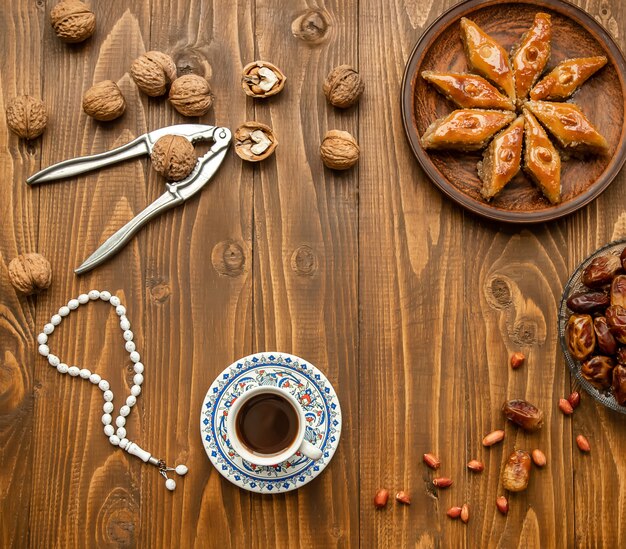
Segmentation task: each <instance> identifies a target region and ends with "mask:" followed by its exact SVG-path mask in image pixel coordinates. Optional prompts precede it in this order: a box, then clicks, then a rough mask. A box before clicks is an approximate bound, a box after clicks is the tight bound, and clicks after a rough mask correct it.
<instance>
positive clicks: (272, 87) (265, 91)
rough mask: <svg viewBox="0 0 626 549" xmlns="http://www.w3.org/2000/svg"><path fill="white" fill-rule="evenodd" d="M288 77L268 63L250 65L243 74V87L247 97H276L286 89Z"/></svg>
mask: <svg viewBox="0 0 626 549" xmlns="http://www.w3.org/2000/svg"><path fill="white" fill-rule="evenodd" d="M286 80H287V77H286V76H285V75H284V74H283V73H282V72H281V70H280V69H279V68H278V67H277V66H276V65H273V64H272V63H269V62H268V61H253V62H252V63H248V64H247V65H246V66H245V67H244V68H243V71H242V74H241V87H242V88H243V91H244V92H245V94H246V95H249V96H250V97H256V98H258V99H265V98H266V97H271V96H272V95H276V94H277V93H279V92H280V91H281V90H282V89H283V88H284V87H285V81H286Z"/></svg>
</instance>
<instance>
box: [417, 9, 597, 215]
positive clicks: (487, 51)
mask: <svg viewBox="0 0 626 549" xmlns="http://www.w3.org/2000/svg"><path fill="white" fill-rule="evenodd" d="M551 39H552V22H551V20H550V15H548V14H546V13H537V14H536V15H535V18H534V21H533V24H532V26H531V27H530V28H529V29H528V31H527V32H526V33H525V34H524V35H523V36H522V38H521V40H520V42H519V44H517V45H516V46H514V47H513V49H512V50H511V53H510V55H508V54H507V53H506V51H505V49H504V48H503V47H502V46H501V45H500V44H499V43H498V42H497V41H496V40H494V39H493V38H492V37H490V36H489V35H488V34H487V33H485V32H484V31H483V30H482V29H481V28H480V27H479V26H478V25H476V23H474V22H473V21H471V20H469V19H466V18H465V17H464V18H462V19H461V40H462V42H463V46H464V49H465V55H466V58H467V62H468V66H469V68H470V70H471V71H472V73H453V72H433V71H423V72H422V73H421V75H422V78H424V79H425V80H427V81H428V82H429V83H430V84H432V85H433V86H434V87H435V88H436V89H437V91H439V92H440V93H441V94H443V95H444V96H445V97H447V98H448V99H449V100H450V101H452V102H453V103H454V104H455V105H456V106H457V107H459V108H458V109H457V110H455V111H453V112H451V113H450V114H449V115H448V116H445V117H443V118H440V119H438V120H436V121H435V122H433V123H432V124H431V125H430V126H429V127H428V128H427V129H426V131H425V132H424V134H423V135H422V137H421V143H422V146H423V147H424V149H453V150H459V151H480V150H483V149H484V153H483V158H482V160H480V161H479V162H478V166H477V169H478V176H479V178H480V180H481V182H482V187H481V190H480V192H481V195H482V197H483V198H484V199H485V200H491V199H492V198H493V197H494V196H495V195H496V194H498V193H499V192H500V191H501V190H502V189H503V188H504V187H505V185H506V184H507V183H508V182H509V181H511V180H512V179H513V177H515V175H516V174H517V173H518V172H519V171H520V169H523V170H524V172H525V173H526V174H527V175H528V176H529V177H530V179H531V180H532V181H533V182H534V183H535V184H536V185H537V186H538V187H539V189H540V190H541V192H542V193H543V194H544V196H545V197H546V198H547V199H548V200H549V201H550V202H551V203H552V204H557V203H559V202H560V201H561V155H560V154H559V150H557V148H556V146H555V145H554V144H553V141H552V139H553V140H554V141H555V142H556V143H557V144H558V146H559V147H560V148H561V149H562V150H563V151H566V152H572V153H576V154H581V153H582V154H604V153H606V152H607V150H608V144H607V142H606V139H605V138H604V137H603V136H602V135H601V134H600V132H599V131H598V130H597V129H596V128H595V127H594V126H593V124H592V123H591V122H590V121H589V119H588V118H587V117H586V116H585V114H584V113H583V112H582V110H581V109H580V108H579V107H578V106H577V105H575V104H573V103H565V102H564V101H565V100H566V99H568V98H570V97H571V96H572V94H573V93H574V92H575V91H576V90H577V89H578V88H580V86H581V85H582V84H583V83H584V82H585V81H587V79H588V78H590V77H591V76H592V75H593V74H594V73H596V72H597V71H598V70H600V69H601V68H602V67H603V66H604V65H605V64H606V62H607V59H606V57H604V56H596V57H582V58H577V59H567V60H565V61H563V62H561V63H559V64H558V65H557V66H556V67H555V68H554V69H552V70H551V71H550V72H548V73H547V74H544V71H545V68H546V65H547V64H548V61H549V59H550V54H551ZM549 136H551V137H552V139H551V138H550V137H549Z"/></svg>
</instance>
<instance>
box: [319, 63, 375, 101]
mask: <svg viewBox="0 0 626 549" xmlns="http://www.w3.org/2000/svg"><path fill="white" fill-rule="evenodd" d="M364 89H365V84H364V83H363V79H362V78H361V75H360V74H359V73H358V71H357V70H356V69H354V68H352V67H351V66H350V65H340V66H338V67H335V68H334V69H333V70H332V71H331V72H330V74H329V75H328V76H327V77H326V80H325V81H324V95H325V96H326V99H328V101H329V103H330V104H331V105H334V106H335V107H339V108H341V109H346V108H348V107H351V106H352V105H354V104H355V103H356V102H357V101H358V100H359V98H360V97H361V94H362V93H363V90H364Z"/></svg>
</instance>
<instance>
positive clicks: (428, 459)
mask: <svg viewBox="0 0 626 549" xmlns="http://www.w3.org/2000/svg"><path fill="white" fill-rule="evenodd" d="M424 463H425V464H426V465H428V466H429V467H430V468H431V469H439V466H440V465H441V461H439V458H438V457H437V456H435V455H433V454H424Z"/></svg>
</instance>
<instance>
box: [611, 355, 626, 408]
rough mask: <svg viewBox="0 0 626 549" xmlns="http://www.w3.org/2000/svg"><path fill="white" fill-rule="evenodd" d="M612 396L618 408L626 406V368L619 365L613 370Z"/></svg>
mask: <svg viewBox="0 0 626 549" xmlns="http://www.w3.org/2000/svg"><path fill="white" fill-rule="evenodd" d="M613 394H614V395H615V400H617V403H618V404H619V405H620V406H626V366H622V365H621V364H618V365H617V366H616V367H615V368H614V369H613Z"/></svg>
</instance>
